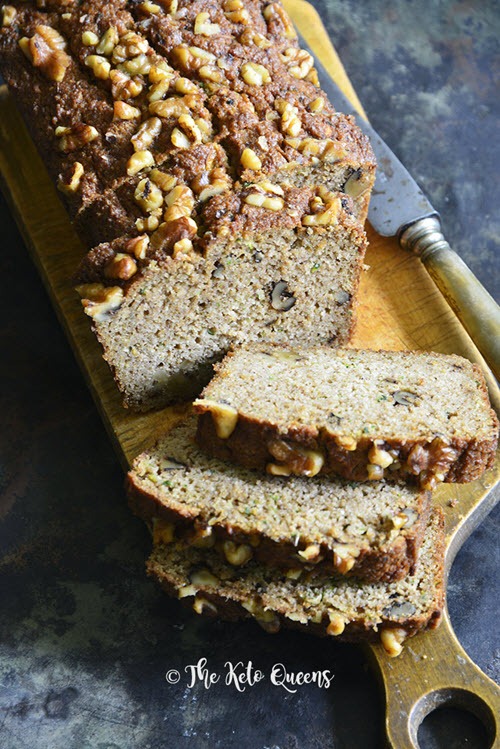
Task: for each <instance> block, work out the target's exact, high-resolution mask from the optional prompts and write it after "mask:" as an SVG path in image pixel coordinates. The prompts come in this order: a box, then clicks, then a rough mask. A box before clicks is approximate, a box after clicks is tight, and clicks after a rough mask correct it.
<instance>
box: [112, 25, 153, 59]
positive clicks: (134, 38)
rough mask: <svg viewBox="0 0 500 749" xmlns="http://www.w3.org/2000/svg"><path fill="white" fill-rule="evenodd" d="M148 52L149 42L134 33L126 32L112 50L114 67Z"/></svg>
mask: <svg viewBox="0 0 500 749" xmlns="http://www.w3.org/2000/svg"><path fill="white" fill-rule="evenodd" d="M148 50H149V42H148V40H147V39H145V38H144V37H143V36H141V35H140V34H137V33H136V32H135V31H127V32H126V33H125V34H123V36H121V37H120V38H119V40H118V44H116V45H115V46H114V48H113V55H112V56H113V62H114V64H115V65H118V64H119V63H123V62H125V60H130V59H132V58H134V57H138V56H139V55H145V54H146V52H147V51H148Z"/></svg>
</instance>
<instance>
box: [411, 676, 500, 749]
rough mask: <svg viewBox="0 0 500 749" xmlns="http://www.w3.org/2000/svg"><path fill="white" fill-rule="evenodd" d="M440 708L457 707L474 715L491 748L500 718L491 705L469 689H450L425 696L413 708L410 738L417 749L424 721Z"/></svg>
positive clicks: (439, 690) (496, 734)
mask: <svg viewBox="0 0 500 749" xmlns="http://www.w3.org/2000/svg"><path fill="white" fill-rule="evenodd" d="M440 707H457V708H460V709H462V710H464V711H466V712H469V713H472V714H473V715H474V716H475V717H476V718H477V719H478V720H479V721H480V722H481V723H482V725H483V726H484V729H485V731H486V735H487V739H488V747H491V746H492V745H493V743H494V741H495V739H496V738H497V736H498V724H497V720H498V718H497V717H495V713H494V712H493V710H492V708H491V707H490V706H489V704H488V703H487V702H486V701H485V700H484V699H483V698H482V697H479V695H477V694H474V693H473V692H469V691H468V690H467V689H459V688H456V687H449V688H444V689H436V690H435V691H433V692H429V693H428V694H426V695H424V696H423V697H422V698H421V699H420V700H419V701H418V702H417V704H416V705H415V706H414V707H413V709H412V711H411V713H410V715H409V727H410V737H411V740H412V742H413V743H414V745H415V746H416V747H419V746H420V745H419V743H418V729H419V728H420V726H421V724H422V722H423V721H424V719H425V718H426V717H427V716H428V715H429V714H430V713H432V712H433V711H434V710H436V709H438V708H440Z"/></svg>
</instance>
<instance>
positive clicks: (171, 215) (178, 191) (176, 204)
mask: <svg viewBox="0 0 500 749" xmlns="http://www.w3.org/2000/svg"><path fill="white" fill-rule="evenodd" d="M165 205H166V206H167V209H166V211H165V213H164V216H163V218H164V219H165V221H167V222H168V221H175V220H176V219H178V218H182V217H183V216H185V217H189V216H190V215H191V212H192V210H193V208H194V196H193V193H192V191H191V190H190V189H189V187H187V185H177V187H174V189H173V190H171V191H170V192H169V193H168V195H166V196H165Z"/></svg>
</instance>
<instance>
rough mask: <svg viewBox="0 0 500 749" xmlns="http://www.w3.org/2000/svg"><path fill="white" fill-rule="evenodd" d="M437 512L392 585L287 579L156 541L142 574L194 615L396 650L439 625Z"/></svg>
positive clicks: (440, 574)
mask: <svg viewBox="0 0 500 749" xmlns="http://www.w3.org/2000/svg"><path fill="white" fill-rule="evenodd" d="M443 547H444V532H443V513H442V511H441V510H440V509H439V508H437V509H435V510H433V514H432V517H431V520H430V521H429V526H428V528H427V531H426V534H425V538H424V541H423V544H422V550H421V553H420V556H419V559H418V562H417V565H416V568H415V573H414V575H413V576H409V577H406V578H404V579H403V580H399V581H397V582H393V583H381V582H379V583H362V582H359V581H357V580H355V579H351V578H345V577H338V578H334V579H328V580H325V579H320V578H317V577H316V578H311V579H302V578H301V579H299V580H290V579H288V578H287V577H286V575H284V574H283V573H281V572H280V571H278V570H274V569H272V568H269V567H265V566H263V565H259V564H258V563H256V562H251V563H249V564H248V565H247V566H245V567H240V568H235V567H232V566H231V565H228V564H226V563H224V562H223V561H222V560H221V558H220V557H219V556H218V555H217V554H215V553H214V552H213V551H206V550H201V549H196V548H194V547H193V546H189V547H187V548H186V547H185V546H183V545H182V543H176V544H164V543H161V542H157V543H155V545H154V547H153V552H152V554H151V556H150V558H149V561H148V563H147V570H148V573H149V574H150V575H151V576H152V577H153V578H154V579H155V580H157V582H159V583H160V585H161V586H162V588H163V589H164V590H165V591H166V592H167V593H168V594H169V595H171V596H177V597H178V598H180V599H181V600H182V602H183V603H187V604H188V605H191V606H192V608H193V609H194V611H196V612H197V613H198V614H202V613H203V614H207V615H209V616H210V615H211V616H218V617H220V618H222V619H228V620H233V621H234V620H238V619H244V618H248V617H253V618H254V619H256V620H257V622H258V623H259V624H261V626H262V627H264V628H265V629H266V630H267V631H270V632H277V631H278V630H279V629H280V627H281V626H285V627H299V628H301V627H302V628H305V629H306V630H307V631H310V632H311V633H312V634H317V635H325V634H329V635H334V636H337V637H339V638H340V639H343V640H349V641H358V640H363V639H371V640H374V639H377V638H378V637H380V639H381V641H382V644H383V646H384V648H385V649H386V650H387V652H388V654H389V655H392V656H395V655H399V653H400V652H401V646H402V643H403V641H404V639H405V638H406V637H409V636H412V635H414V634H415V633H416V632H417V631H418V630H420V629H424V628H434V627H436V626H437V624H438V622H439V619H440V616H441V611H442V607H443V599H444V573H443Z"/></svg>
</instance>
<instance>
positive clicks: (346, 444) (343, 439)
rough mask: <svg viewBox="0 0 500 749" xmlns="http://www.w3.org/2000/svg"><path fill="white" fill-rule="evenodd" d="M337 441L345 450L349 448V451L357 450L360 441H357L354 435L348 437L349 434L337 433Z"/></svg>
mask: <svg viewBox="0 0 500 749" xmlns="http://www.w3.org/2000/svg"><path fill="white" fill-rule="evenodd" d="M335 442H336V444H337V445H338V446H339V447H341V448H342V449H343V450H348V451H349V452H354V450H356V449H357V447H358V443H357V442H356V440H355V439H354V437H348V436H347V435H346V436H344V435H341V434H338V435H336V436H335Z"/></svg>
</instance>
